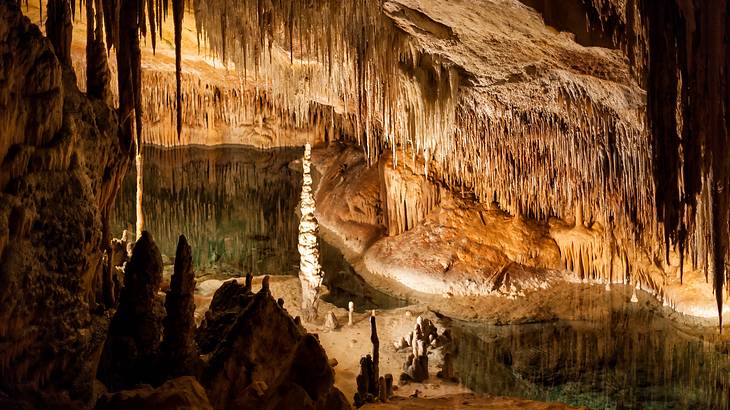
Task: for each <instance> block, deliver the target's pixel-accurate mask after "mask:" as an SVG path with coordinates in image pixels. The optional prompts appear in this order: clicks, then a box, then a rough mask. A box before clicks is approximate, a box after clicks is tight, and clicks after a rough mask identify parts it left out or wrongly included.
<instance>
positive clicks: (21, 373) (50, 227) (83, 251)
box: [0, 1, 128, 408]
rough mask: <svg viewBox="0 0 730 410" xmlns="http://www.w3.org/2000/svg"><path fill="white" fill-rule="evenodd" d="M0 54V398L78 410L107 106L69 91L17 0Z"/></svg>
mask: <svg viewBox="0 0 730 410" xmlns="http://www.w3.org/2000/svg"><path fill="white" fill-rule="evenodd" d="M0 55H1V56H4V57H2V58H0V60H2V62H0V345H1V346H5V347H7V348H2V349H0V380H2V381H3V383H2V387H0V390H2V392H1V393H0V396H3V395H5V396H6V397H12V398H13V400H15V401H19V402H25V403H26V404H27V405H28V407H31V408H47V407H48V405H47V404H48V403H53V404H54V406H56V407H63V406H67V407H71V408H83V407H88V406H89V405H90V403H91V400H92V391H93V382H94V378H95V377H94V376H95V374H96V366H97V363H98V357H99V352H100V348H101V346H102V345H103V341H104V338H105V332H106V329H107V327H108V318H107V316H106V315H105V314H104V312H103V309H104V307H103V305H100V302H101V301H100V300H99V297H100V296H101V295H102V293H103V292H102V289H101V283H102V277H103V272H102V267H103V262H102V261H103V258H102V255H103V252H102V250H103V248H104V247H105V246H104V244H105V242H106V241H104V234H103V232H104V231H105V229H104V226H105V217H104V215H105V214H106V212H107V210H108V209H109V208H110V207H111V205H112V202H113V198H114V195H115V194H116V191H117V189H118V184H117V182H119V180H120V178H121V177H122V176H123V174H124V171H125V169H126V166H127V160H128V158H127V156H126V155H125V153H124V152H123V150H122V149H121V147H120V145H119V141H118V138H117V134H116V133H117V120H116V114H115V113H114V110H113V109H112V108H111V107H109V106H106V105H104V104H102V103H99V102H92V101H89V100H88V99H87V98H86V97H85V96H84V95H82V94H81V93H79V91H78V89H77V88H76V85H75V81H74V78H73V74H72V73H71V72H70V71H68V70H66V69H64V68H62V67H61V65H60V64H59V62H58V60H57V59H56V56H55V55H54V52H53V49H52V47H51V44H50V42H49V41H48V40H47V39H45V38H44V37H43V35H42V33H41V32H40V30H39V29H38V27H36V26H35V25H33V24H31V22H30V20H29V19H27V18H26V17H23V15H22V13H21V11H20V9H19V8H18V5H17V3H16V2H12V1H2V2H0ZM106 243H108V242H106ZM0 408H8V407H6V406H4V405H0Z"/></svg>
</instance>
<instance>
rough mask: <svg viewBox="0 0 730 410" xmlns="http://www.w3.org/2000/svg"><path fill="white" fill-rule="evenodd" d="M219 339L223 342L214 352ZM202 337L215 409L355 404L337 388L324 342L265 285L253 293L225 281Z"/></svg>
mask: <svg viewBox="0 0 730 410" xmlns="http://www.w3.org/2000/svg"><path fill="white" fill-rule="evenodd" d="M224 296H225V297H224ZM214 338H215V340H218V341H219V343H216V344H215V345H214V346H213V349H212V350H210V348H211V344H210V343H209V342H210V341H211V339H214ZM197 340H200V341H203V345H204V346H205V347H203V346H201V350H202V352H203V353H207V352H210V359H209V362H208V367H207V369H206V370H205V371H204V374H203V377H202V382H203V385H204V386H205V387H206V390H207V392H208V396H209V397H210V398H211V404H212V405H213V407H214V408H216V409H228V408H251V409H253V408H316V409H343V408H349V407H350V406H349V404H348V403H347V400H346V399H345V398H344V396H343V395H342V393H341V392H340V391H339V390H338V389H336V388H335V387H334V372H333V370H332V368H331V367H330V366H329V363H328V360H327V355H326V353H325V352H324V349H323V348H322V346H321V345H320V344H319V341H317V339H316V338H315V337H314V336H313V335H311V334H308V333H306V332H305V331H304V330H303V329H302V328H301V327H300V326H298V325H297V324H296V323H295V322H294V320H293V319H292V318H291V316H289V314H288V313H286V311H285V310H284V309H283V308H282V307H281V306H279V305H278V304H277V303H276V301H275V300H274V298H273V297H272V296H271V294H270V293H269V292H268V291H267V290H266V289H262V290H261V291H260V292H259V293H257V294H256V295H253V296H252V295H251V294H250V293H248V292H247V289H246V288H245V286H241V285H239V284H237V283H235V282H226V283H225V284H224V285H223V286H222V287H221V288H220V289H219V290H218V292H216V294H215V296H214V297H213V301H212V302H211V312H210V314H209V315H207V317H206V320H205V322H204V323H203V325H201V328H200V329H199V330H198V334H197ZM262 386H266V389H263V388H262ZM291 406H294V407H291Z"/></svg>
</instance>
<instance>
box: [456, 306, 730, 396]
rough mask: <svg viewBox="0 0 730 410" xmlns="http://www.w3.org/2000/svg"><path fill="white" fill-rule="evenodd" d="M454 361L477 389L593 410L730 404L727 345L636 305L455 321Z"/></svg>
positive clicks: (471, 385) (459, 370) (463, 378)
mask: <svg viewBox="0 0 730 410" xmlns="http://www.w3.org/2000/svg"><path fill="white" fill-rule="evenodd" d="M452 332H453V336H454V340H455V347H454V349H455V350H456V352H455V355H454V357H455V363H454V367H455V369H456V371H457V373H458V375H459V377H460V379H461V382H462V383H463V384H465V385H466V386H468V387H470V388H471V389H473V390H475V391H477V392H483V393H491V394H498V395H507V396H519V397H525V398H529V399H534V400H541V401H558V402H562V403H566V404H571V405H574V406H586V407H589V408H591V409H727V408H728V406H730V398H729V396H728V394H730V356H728V346H727V345H726V344H725V345H723V344H714V343H709V342H706V341H705V340H704V337H703V336H702V335H697V334H694V335H690V334H689V333H685V332H684V331H683V330H682V327H681V326H680V325H678V324H677V323H675V322H673V321H671V320H669V319H666V318H664V317H662V316H660V315H658V314H657V313H656V312H652V311H647V310H646V308H641V307H640V305H638V304H625V305H624V306H623V307H613V309H612V310H611V311H610V312H609V313H607V314H602V315H601V317H600V319H597V320H590V321H556V322H550V323H534V324H521V325H506V326H486V325H481V326H478V325H474V324H472V323H454V326H453V327H452Z"/></svg>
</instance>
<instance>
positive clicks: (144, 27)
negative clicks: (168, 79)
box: [40, 0, 185, 153]
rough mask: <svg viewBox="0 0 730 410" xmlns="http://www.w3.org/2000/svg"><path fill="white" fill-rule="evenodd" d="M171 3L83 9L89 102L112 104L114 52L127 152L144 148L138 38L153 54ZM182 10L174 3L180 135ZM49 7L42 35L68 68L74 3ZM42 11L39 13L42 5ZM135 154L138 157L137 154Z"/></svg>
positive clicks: (97, 4)
mask: <svg viewBox="0 0 730 410" xmlns="http://www.w3.org/2000/svg"><path fill="white" fill-rule="evenodd" d="M169 3H170V1H169V0H146V1H145V0H93V1H91V0H89V1H86V3H85V7H86V22H87V36H86V66H85V74H86V75H85V76H84V77H85V82H86V87H85V88H86V91H87V94H88V95H89V96H91V97H94V98H99V99H102V100H104V101H107V102H111V98H112V95H111V93H112V91H111V89H110V76H111V74H110V70H109V65H108V61H107V52H108V51H109V50H111V49H112V48H114V49H115V50H116V57H117V64H116V65H117V70H116V72H117V85H118V89H117V90H118V103H119V117H120V138H121V139H122V140H123V141H124V142H125V143H126V144H127V145H128V146H130V147H131V145H132V142H133V140H134V143H135V144H136V145H137V147H139V146H140V145H141V143H142V123H143V121H142V113H143V107H142V69H141V64H142V61H141V51H140V37H141V36H145V37H146V36H147V35H148V34H149V35H150V38H151V41H152V47H153V48H155V46H156V40H157V37H158V33H161V32H162V24H163V20H164V19H165V18H166V17H167V14H168V8H169ZM184 5H185V4H184V0H172V11H173V13H172V14H173V22H174V27H175V49H176V53H175V54H176V59H175V60H176V61H175V62H176V64H175V65H176V70H175V72H176V78H177V87H176V92H177V93H176V102H177V106H178V108H177V129H178V135H179V134H180V129H181V124H182V114H181V105H182V104H181V87H180V82H181V81H180V75H181V64H182V62H181V49H180V48H181V38H182V37H181V33H182V19H183V15H184ZM47 6H48V13H47V16H48V17H47V20H46V32H47V34H48V38H49V39H50V41H51V44H53V47H54V49H55V51H56V55H57V56H58V57H59V59H60V60H61V62H63V63H64V64H66V65H68V66H71V65H72V60H71V38H72V32H73V19H74V16H75V14H76V2H75V0H50V1H49V2H48V4H47ZM82 6H84V2H82V1H81V0H79V3H78V9H79V10H81V8H82ZM40 8H41V10H42V9H43V3H42V2H41V5H40ZM41 13H42V11H41ZM102 28H103V32H102ZM148 29H149V31H148ZM105 40H106V43H105V42H104V41H105ZM105 45H106V49H105ZM137 151H138V153H139V148H138V149H137Z"/></svg>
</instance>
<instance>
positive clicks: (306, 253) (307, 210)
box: [297, 144, 323, 321]
mask: <svg viewBox="0 0 730 410" xmlns="http://www.w3.org/2000/svg"><path fill="white" fill-rule="evenodd" d="M311 160H312V147H311V146H310V145H309V144H307V145H305V147H304V157H303V158H302V168H303V174H302V175H303V177H302V181H303V182H302V194H301V197H300V210H301V219H300V220H299V245H298V246H297V248H298V249H299V255H300V258H299V281H300V282H301V285H302V311H303V312H304V313H305V316H306V320H308V321H312V320H314V319H316V318H317V302H318V299H319V288H320V286H321V285H322V276H323V272H322V267H321V266H320V264H319V245H318V244H317V232H318V230H319V224H318V223H317V218H316V217H315V216H314V211H315V204H314V195H313V194H312V173H311V166H312V162H311Z"/></svg>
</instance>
